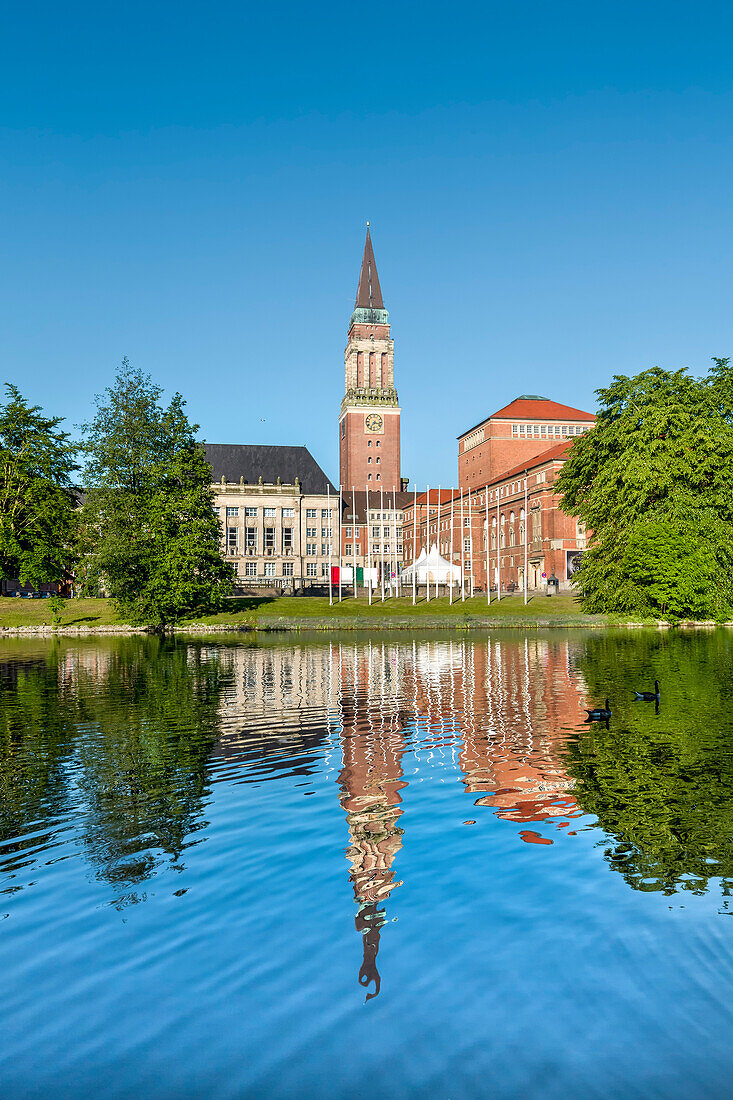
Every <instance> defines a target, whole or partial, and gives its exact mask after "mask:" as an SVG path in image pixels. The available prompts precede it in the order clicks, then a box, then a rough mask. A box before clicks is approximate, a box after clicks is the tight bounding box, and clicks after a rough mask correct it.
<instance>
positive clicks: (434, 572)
mask: <svg viewBox="0 0 733 1100" xmlns="http://www.w3.org/2000/svg"><path fill="white" fill-rule="evenodd" d="M413 570H414V572H415V583H416V584H428V583H430V584H460V583H461V567H460V565H451V563H450V562H449V561H446V559H445V558H444V557H441V555H440V554H439V553H438V547H437V546H436V545H435V543H433V545H432V546H431V548H430V553H429V554H427V553H426V552H425V548H424V547H423V549H422V550H421V551H420V556H419V557H418V558H417V559H416V561H415V562H414V564H413V565H408V566H406V567H405V568H404V569H403V570H402V573H401V574H400V581H401V583H402V585H403V587H404V586H405V585H409V584H412V574H413Z"/></svg>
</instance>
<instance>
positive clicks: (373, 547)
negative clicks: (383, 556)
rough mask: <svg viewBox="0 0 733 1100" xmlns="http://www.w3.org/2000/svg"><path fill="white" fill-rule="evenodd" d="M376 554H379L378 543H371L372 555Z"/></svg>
mask: <svg viewBox="0 0 733 1100" xmlns="http://www.w3.org/2000/svg"><path fill="white" fill-rule="evenodd" d="M378 553H379V543H378V542H373V543H372V554H378Z"/></svg>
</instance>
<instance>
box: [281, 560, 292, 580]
mask: <svg viewBox="0 0 733 1100" xmlns="http://www.w3.org/2000/svg"><path fill="white" fill-rule="evenodd" d="M293 567H294V562H292V561H284V562H283V576H284V577H292V576H293Z"/></svg>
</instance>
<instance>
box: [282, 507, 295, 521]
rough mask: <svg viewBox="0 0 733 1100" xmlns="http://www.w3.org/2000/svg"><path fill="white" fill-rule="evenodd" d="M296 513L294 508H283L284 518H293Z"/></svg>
mask: <svg viewBox="0 0 733 1100" xmlns="http://www.w3.org/2000/svg"><path fill="white" fill-rule="evenodd" d="M294 515H295V509H294V508H283V519H292V517H293V516H294Z"/></svg>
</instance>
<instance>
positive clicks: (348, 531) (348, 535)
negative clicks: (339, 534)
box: [344, 527, 351, 539]
mask: <svg viewBox="0 0 733 1100" xmlns="http://www.w3.org/2000/svg"><path fill="white" fill-rule="evenodd" d="M344 538H345V539H350V538H351V528H350V527H344Z"/></svg>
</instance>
